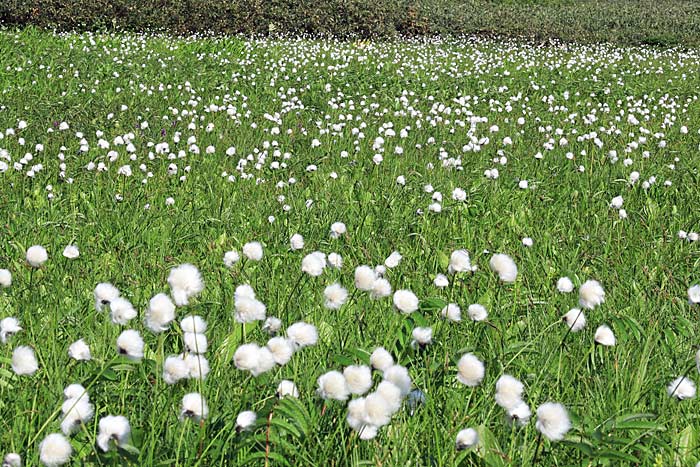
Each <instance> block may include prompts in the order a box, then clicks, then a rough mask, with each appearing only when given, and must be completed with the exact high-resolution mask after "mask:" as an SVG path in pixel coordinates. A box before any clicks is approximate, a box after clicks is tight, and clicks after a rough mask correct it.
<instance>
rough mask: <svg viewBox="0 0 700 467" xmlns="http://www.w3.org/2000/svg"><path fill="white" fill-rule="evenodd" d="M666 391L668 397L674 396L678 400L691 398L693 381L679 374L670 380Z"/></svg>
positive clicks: (693, 391) (693, 389)
mask: <svg viewBox="0 0 700 467" xmlns="http://www.w3.org/2000/svg"><path fill="white" fill-rule="evenodd" d="M666 392H667V393H668V395H669V397H676V398H678V400H684V399H693V398H694V397H695V383H693V381H691V380H690V379H688V378H687V377H685V376H679V377H678V378H676V379H674V380H673V381H671V383H670V384H669V385H668V387H667V388H666Z"/></svg>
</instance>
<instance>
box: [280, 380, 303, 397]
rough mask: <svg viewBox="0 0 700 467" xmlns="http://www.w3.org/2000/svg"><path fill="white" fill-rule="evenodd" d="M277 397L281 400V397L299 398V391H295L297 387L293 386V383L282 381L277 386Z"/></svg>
mask: <svg viewBox="0 0 700 467" xmlns="http://www.w3.org/2000/svg"><path fill="white" fill-rule="evenodd" d="M277 397H279V398H280V399H282V398H283V397H295V398H298V397H299V389H297V385H296V384H294V382H293V381H289V380H288V379H283V380H282V381H280V384H279V385H278V386H277Z"/></svg>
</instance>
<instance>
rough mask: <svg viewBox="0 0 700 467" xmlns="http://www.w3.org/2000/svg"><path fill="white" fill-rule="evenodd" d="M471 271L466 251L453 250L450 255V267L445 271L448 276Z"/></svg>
mask: <svg viewBox="0 0 700 467" xmlns="http://www.w3.org/2000/svg"><path fill="white" fill-rule="evenodd" d="M471 270H472V263H471V259H470V258H469V252H468V251H467V250H455V251H453V252H452V254H451V255H450V265H449V266H448V268H447V271H448V272H449V273H450V274H454V273H456V272H469V271H471Z"/></svg>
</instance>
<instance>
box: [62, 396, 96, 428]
mask: <svg viewBox="0 0 700 467" xmlns="http://www.w3.org/2000/svg"><path fill="white" fill-rule="evenodd" d="M61 411H62V412H63V420H62V421H61V431H63V434H65V435H66V436H70V435H72V434H73V433H75V431H76V430H77V429H78V428H80V425H82V424H85V423H87V422H89V421H90V420H92V417H93V416H94V415H95V407H94V406H93V405H92V404H91V403H90V399H89V397H88V395H87V393H84V395H82V396H81V397H78V398H70V399H66V400H65V401H64V402H63V405H62V406H61Z"/></svg>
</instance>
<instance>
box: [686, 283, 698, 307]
mask: <svg viewBox="0 0 700 467" xmlns="http://www.w3.org/2000/svg"><path fill="white" fill-rule="evenodd" d="M688 301H689V302H690V303H692V304H695V305H697V304H698V303H700V284H697V285H694V286H692V287H690V288H689V289H688Z"/></svg>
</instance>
